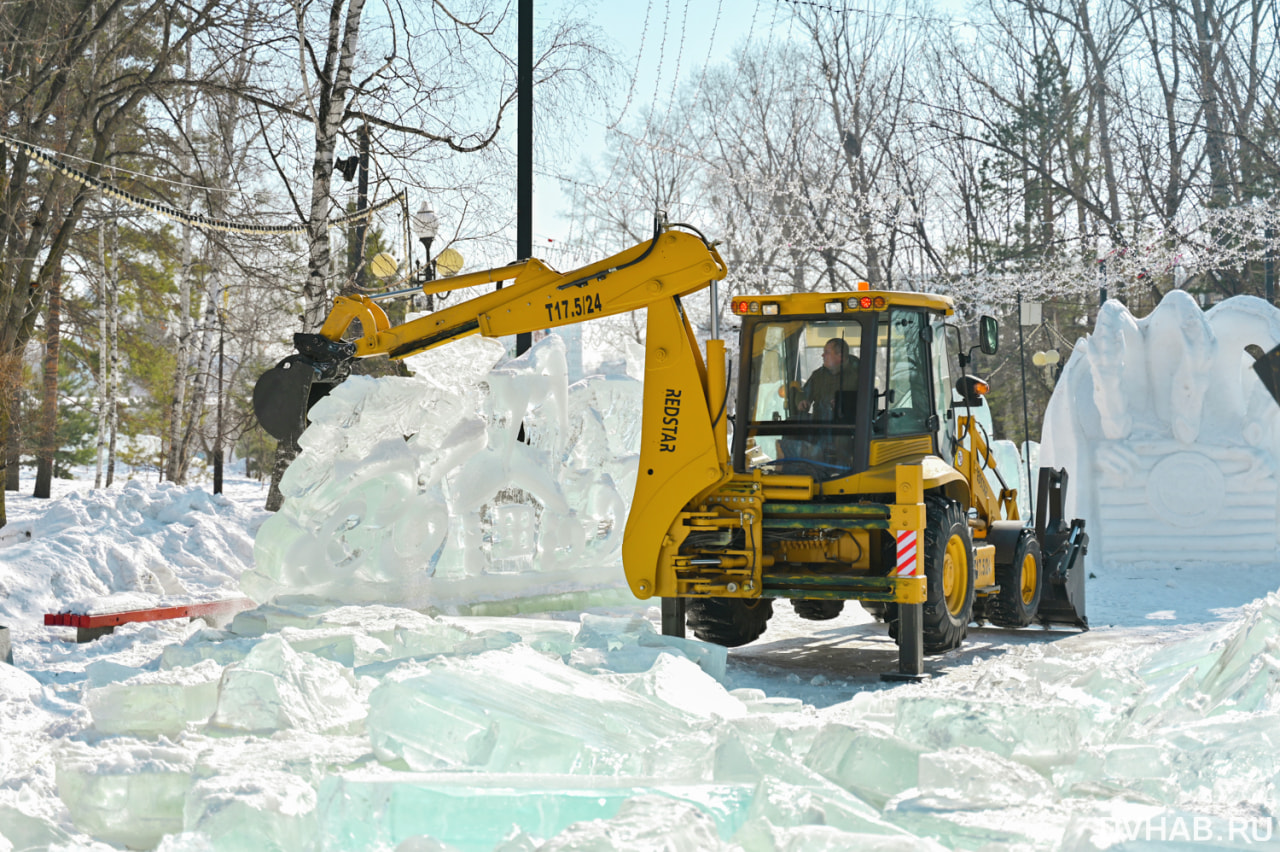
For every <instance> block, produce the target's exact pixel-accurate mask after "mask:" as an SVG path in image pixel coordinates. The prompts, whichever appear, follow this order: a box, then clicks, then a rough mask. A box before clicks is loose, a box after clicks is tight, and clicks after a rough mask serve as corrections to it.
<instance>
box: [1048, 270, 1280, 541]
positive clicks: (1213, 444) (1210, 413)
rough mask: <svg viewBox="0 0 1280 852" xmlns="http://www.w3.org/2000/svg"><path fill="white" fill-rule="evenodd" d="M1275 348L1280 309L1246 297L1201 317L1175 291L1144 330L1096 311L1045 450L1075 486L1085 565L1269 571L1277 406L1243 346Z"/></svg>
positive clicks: (1051, 416) (1071, 496)
mask: <svg viewBox="0 0 1280 852" xmlns="http://www.w3.org/2000/svg"><path fill="white" fill-rule="evenodd" d="M1277 342H1280V310H1277V309H1276V308H1274V307H1272V306H1270V305H1268V304H1267V303H1266V302H1264V301H1263V300H1261V299H1257V298H1255V297H1252V296H1236V297H1234V298H1231V299H1228V300H1226V301H1224V302H1222V303H1220V304H1218V305H1216V306H1214V307H1213V308H1212V309H1210V310H1209V311H1207V312H1206V311H1202V310H1201V309H1200V308H1199V306H1198V305H1197V304H1196V303H1195V301H1194V300H1193V299H1192V298H1191V296H1190V295H1189V294H1187V293H1186V292H1183V291H1181V290H1174V291H1172V292H1170V293H1169V294H1168V295H1166V296H1165V298H1164V299H1163V300H1162V301H1161V302H1160V304H1159V306H1157V307H1156V309H1155V311H1153V312H1152V313H1151V315H1150V316H1147V317H1144V318H1142V319H1135V318H1134V317H1133V316H1132V315H1131V314H1130V313H1129V311H1128V309H1127V308H1126V307H1125V306H1124V305H1122V304H1121V303H1120V302H1117V301H1115V300H1111V301H1108V302H1107V303H1106V304H1105V305H1103V306H1102V308H1101V309H1100V310H1099V312H1098V321H1097V325H1096V327H1095V329H1094V332H1093V334H1092V335H1090V336H1089V337H1087V338H1085V339H1084V340H1081V341H1079V342H1078V343H1077V345H1076V348H1075V351H1074V352H1073V354H1072V356H1071V359H1070V361H1069V362H1068V363H1067V365H1066V367H1065V368H1064V370H1063V372H1062V376H1061V378H1060V379H1059V381H1058V386H1057V388H1055V390H1054V394H1053V398H1052V399H1051V400H1050V401H1049V406H1048V409H1047V410H1046V412H1045V423H1044V436H1043V437H1044V444H1043V450H1042V464H1044V465H1046V466H1053V467H1061V468H1066V470H1067V472H1068V474H1069V476H1070V477H1071V479H1070V486H1069V488H1068V503H1069V505H1068V506H1067V507H1066V515H1067V517H1081V518H1084V519H1085V520H1086V522H1087V523H1088V530H1089V534H1090V544H1089V552H1090V557H1091V561H1094V562H1095V563H1096V562H1098V561H1100V562H1101V563H1103V564H1106V563H1117V562H1144V561H1161V562H1215V563H1221V562H1231V563H1247V564H1267V563H1271V562H1274V561H1275V559H1276V556H1277V536H1278V534H1280V524H1277V517H1278V513H1280V480H1277V475H1276V470H1277V464H1278V463H1280V429H1277V425H1278V424H1280V406H1277V405H1276V404H1275V401H1274V400H1273V399H1272V398H1271V396H1270V394H1268V393H1267V391H1266V389H1265V388H1264V387H1263V386H1262V383H1261V382H1260V381H1258V378H1257V376H1256V375H1255V374H1254V372H1253V370H1252V369H1251V366H1252V363H1253V358H1252V357H1251V356H1250V355H1249V354H1248V353H1247V352H1246V351H1245V347H1246V346H1249V345H1250V344H1253V345H1256V346H1258V347H1260V348H1261V349H1262V350H1263V351H1266V350H1269V349H1271V348H1272V347H1274V346H1275V345H1276V343H1277Z"/></svg>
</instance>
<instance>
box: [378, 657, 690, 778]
mask: <svg viewBox="0 0 1280 852" xmlns="http://www.w3.org/2000/svg"><path fill="white" fill-rule="evenodd" d="M367 724H368V730H369V735H370V739H371V740H372V742H373V747H374V751H375V753H376V754H377V755H378V757H379V759H380V760H383V761H393V760H396V759H402V760H404V761H405V762H406V763H407V764H408V765H409V767H410V768H413V769H420V770H430V769H442V768H472V769H486V770H490V771H508V772H563V773H574V774H580V773H595V774H602V775H610V774H619V773H628V774H638V775H645V774H651V773H655V772H658V771H660V770H661V769H662V768H663V767H662V761H663V759H664V758H665V757H666V756H667V755H666V752H665V749H664V748H663V746H664V744H666V743H668V742H669V741H670V739H671V738H672V737H678V736H680V735H682V734H687V733H691V732H692V730H693V729H692V728H691V727H690V723H689V722H688V721H687V720H685V719H684V718H683V717H682V716H681V715H680V714H678V713H676V712H675V711H674V710H672V709H670V708H669V707H667V706H665V705H664V704H661V703H658V702H656V701H653V700H651V699H647V698H645V697H644V696H641V695H638V694H636V693H634V692H631V691H629V690H627V689H625V688H623V687H622V686H619V685H617V684H614V683H612V682H610V681H608V680H605V679H604V678H600V677H592V676H590V675H586V674H583V673H581V672H579V671H576V670H575V669H573V668H570V667H569V666H567V665H565V664H564V663H562V662H561V661H559V660H552V659H548V658H547V657H545V656H543V655H541V654H538V653H537V652H535V651H532V650H530V649H529V648H527V647H523V646H516V647H513V648H510V649H507V650H503V651H490V652H486V653H483V654H479V655H476V656H474V657H465V658H446V659H440V660H435V661H432V662H431V663H428V664H426V665H417V666H404V667H402V668H401V669H398V670H397V671H394V672H392V673H391V674H390V675H389V676H388V677H387V678H385V679H384V680H383V681H382V683H381V684H380V685H379V686H378V687H377V688H376V689H375V690H374V691H373V693H372V694H371V695H370V696H369V717H368V722H367Z"/></svg>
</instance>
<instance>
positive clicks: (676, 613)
mask: <svg viewBox="0 0 1280 852" xmlns="http://www.w3.org/2000/svg"><path fill="white" fill-rule="evenodd" d="M662 635H663V636H677V637H679V638H681V639H683V638H684V598H663V599H662Z"/></svg>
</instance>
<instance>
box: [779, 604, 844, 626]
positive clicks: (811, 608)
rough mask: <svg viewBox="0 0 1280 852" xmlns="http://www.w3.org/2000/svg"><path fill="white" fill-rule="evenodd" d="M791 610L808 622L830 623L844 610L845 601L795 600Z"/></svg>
mask: <svg viewBox="0 0 1280 852" xmlns="http://www.w3.org/2000/svg"><path fill="white" fill-rule="evenodd" d="M791 608H792V609H794V610H795V611H796V615H798V616H800V617H801V618H803V619H804V620H806V621H830V620H831V619H833V618H835V617H836V616H837V615H839V614H840V613H841V612H842V611H843V610H844V601H833V600H816V601H809V600H793V601H792V602H791Z"/></svg>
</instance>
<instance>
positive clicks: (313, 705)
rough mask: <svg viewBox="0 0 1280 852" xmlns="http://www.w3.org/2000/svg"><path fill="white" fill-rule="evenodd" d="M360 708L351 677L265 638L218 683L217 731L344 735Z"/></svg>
mask: <svg viewBox="0 0 1280 852" xmlns="http://www.w3.org/2000/svg"><path fill="white" fill-rule="evenodd" d="M363 717H364V704H363V702H362V701H361V700H360V696H359V694H358V692H357V687H356V681H355V677H354V676H353V675H352V673H351V672H350V671H349V670H347V669H346V668H344V667H343V666H342V665H340V664H338V663H334V662H331V661H329V660H322V659H320V658H319V657H316V656H314V655H312V654H306V653H299V652H297V651H294V650H293V649H292V648H290V647H289V643H287V642H286V641H285V640H284V639H283V638H282V637H280V636H268V637H266V638H265V639H263V640H262V641H261V642H259V643H258V644H257V645H256V646H255V647H254V649H253V650H252V651H250V652H249V654H248V655H247V656H246V657H245V658H244V660H242V661H241V662H239V663H235V664H233V665H230V666H228V667H227V668H226V670H224V671H223V673H222V679H221V682H220V683H219V684H218V703H217V709H216V711H215V712H214V714H213V716H212V717H211V718H210V719H209V724H210V725H211V726H213V727H216V728H225V729H228V730H233V731H245V732H259V733H269V732H272V731H276V730H280V729H282V728H301V729H302V730H306V731H312V732H319V731H333V732H344V731H348V730H352V729H354V728H356V727H358V725H359V724H360V722H361V720H362V719H363Z"/></svg>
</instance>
